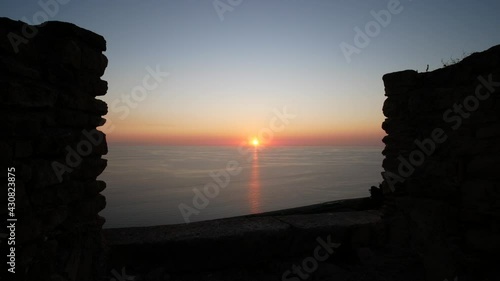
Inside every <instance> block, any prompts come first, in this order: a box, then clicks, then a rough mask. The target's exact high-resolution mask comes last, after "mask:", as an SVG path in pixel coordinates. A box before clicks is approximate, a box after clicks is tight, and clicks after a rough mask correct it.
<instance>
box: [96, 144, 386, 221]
mask: <svg viewBox="0 0 500 281" xmlns="http://www.w3.org/2000/svg"><path fill="white" fill-rule="evenodd" d="M381 151H382V148H380V147H273V148H265V149H259V150H254V149H253V148H252V149H250V150H249V151H248V152H247V153H246V154H245V155H242V154H241V153H240V152H239V151H238V149H237V148H236V147H215V146H210V147H200V146H192V147H188V146H185V147H184V146H166V147H164V146H156V147H155V146H111V147H110V149H109V154H108V155H107V156H106V158H107V159H108V167H107V168H106V170H105V171H104V173H103V174H102V175H101V176H100V178H99V179H101V180H104V181H106V182H107V189H106V190H105V191H104V192H103V194H104V195H105V196H106V199H107V206H106V208H105V209H104V210H103V211H102V212H101V213H100V214H101V215H102V216H104V217H105V218H106V224H105V225H104V227H105V228H114V227H129V226H150V225H160V224H176V223H185V222H186V220H185V217H188V219H189V221H191V222H193V221H202V220H210V219H216V218H224V217H232V216H239V215H247V214H253V213H259V212H267V211H273V210H279V209H284V208H293V207H300V206H306V205H311V204H316V203H321V202H326V201H332V200H338V199H346V198H356V197H363V196H368V195H369V192H368V190H369V188H370V186H372V185H378V183H379V182H380V181H381V176H380V172H381V171H382V168H381V163H382V155H381ZM228 163H231V164H233V165H236V163H237V165H239V167H241V170H240V172H239V174H237V175H231V174H230V173H229V172H233V174H236V173H237V171H235V170H231V169H229V170H227V169H226V167H227V165H228ZM223 171H225V172H223ZM228 171H229V172H228ZM214 173H215V174H219V175H221V174H222V175H223V174H226V176H219V177H215V178H218V179H219V180H220V183H219V184H217V180H216V179H215V178H214V177H212V176H211V174H214ZM227 175H228V176H227ZM225 183H227V186H226V187H224V188H222V187H220V185H224V184H225ZM206 186H209V187H207V188H208V190H207V191H208V192H209V193H208V195H210V196H212V197H213V198H209V197H205V195H199V194H200V193H201V194H203V192H205V191H204V187H206ZM217 190H218V193H217ZM197 193H198V195H197V196H195V194H197ZM201 197H203V198H201ZM193 199H195V202H193ZM182 204H183V205H182ZM179 205H181V206H184V207H185V208H184V210H191V211H193V210H194V211H196V212H195V213H193V214H191V215H189V216H188V215H187V214H188V211H186V212H185V215H184V216H183V214H182V213H181V211H180V209H179ZM189 208H192V209H189ZM194 211H193V212H194Z"/></svg>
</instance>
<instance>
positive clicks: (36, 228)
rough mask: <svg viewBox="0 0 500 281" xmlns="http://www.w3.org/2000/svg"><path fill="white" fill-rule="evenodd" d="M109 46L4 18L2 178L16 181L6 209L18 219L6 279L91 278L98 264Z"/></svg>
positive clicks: (0, 49) (70, 30) (0, 35)
mask: <svg viewBox="0 0 500 281" xmlns="http://www.w3.org/2000/svg"><path fill="white" fill-rule="evenodd" d="M105 50H106V41H105V40H104V38H103V37H102V36H100V35H97V34H95V33H92V32H90V31H88V30H85V29H82V28H79V27H77V26H75V25H73V24H69V23H63V22H47V23H45V24H44V25H39V26H30V25H27V24H25V23H23V22H20V21H12V20H10V19H7V18H0V74H1V75H0V122H1V125H0V126H1V128H2V130H1V132H0V154H1V155H2V158H1V159H2V164H3V165H2V169H5V170H6V169H7V168H10V169H11V170H12V173H11V174H9V176H8V174H7V171H5V170H4V171H3V172H2V173H1V178H2V182H3V183H7V181H8V180H9V182H14V185H12V187H15V189H11V190H10V191H12V195H13V196H14V197H13V198H14V199H10V198H9V202H10V203H14V204H9V209H7V206H6V207H3V208H2V209H1V210H0V212H1V213H2V214H4V216H3V217H6V216H8V215H10V217H11V218H15V219H16V221H14V222H13V223H15V232H14V235H15V245H12V246H13V249H14V255H15V257H14V258H13V260H14V262H13V264H11V265H13V266H14V270H13V271H15V273H9V274H13V275H14V274H15V277H13V276H11V278H9V279H8V280H16V279H17V280H94V279H96V278H95V276H96V275H97V274H98V272H99V268H101V266H102V262H103V260H102V256H103V255H102V251H103V247H102V239H101V229H102V225H103V223H104V219H103V218H102V217H100V216H99V215H98V212H99V211H100V210H102V209H103V208H104V207H105V205H106V200H105V197H104V196H102V195H101V194H100V192H101V191H102V190H103V189H104V188H105V187H106V185H105V183H104V182H102V181H98V180H96V178H97V176H98V175H99V174H101V173H102V171H103V170H104V168H105V167H106V160H105V159H102V158H101V156H102V155H104V154H106V153H107V145H106V140H105V136H104V134H103V133H102V132H100V131H98V130H96V127H98V126H101V125H103V124H104V123H105V120H104V119H103V118H102V116H103V115H105V114H106V113H107V105H106V103H105V102H103V101H101V100H99V99H96V96H102V95H104V94H106V91H107V83H106V81H103V80H101V79H100V77H101V76H102V75H103V73H104V70H105V68H106V66H107V63H108V61H107V58H106V57H105V56H104V55H103V54H102V53H103V52H104V51H105ZM12 168H13V169H12ZM7 176H8V177H9V179H8V178H5V177H7ZM5 192H6V191H5ZM11 201H13V202H11ZM11 211H12V212H11ZM4 229H5V228H4ZM4 231H5V230H2V232H4ZM2 240H3V239H2ZM3 242H4V241H2V243H3ZM3 254H4V252H3V251H2V255H3ZM4 258H5V257H4ZM11 260H12V258H11ZM2 268H4V267H2ZM2 275H3V273H2ZM4 276H5V275H4Z"/></svg>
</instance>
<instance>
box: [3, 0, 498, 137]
mask: <svg viewBox="0 0 500 281" xmlns="http://www.w3.org/2000/svg"><path fill="white" fill-rule="evenodd" d="M39 3H51V5H48V4H47V5H48V7H49V8H48V9H49V11H51V12H50V13H49V12H46V14H50V15H49V19H50V20H59V21H67V22H72V23H75V24H77V25H79V26H81V27H83V28H86V29H89V30H91V31H94V32H96V33H98V34H101V35H103V36H104V37H105V38H106V40H107V48H108V50H107V51H106V53H105V55H106V56H107V57H108V59H109V65H108V68H107V70H106V73H105V75H104V77H103V79H104V80H107V81H108V83H109V90H108V94H107V95H106V96H104V97H101V98H102V99H103V100H104V101H106V102H107V103H108V106H109V109H110V111H109V113H108V115H107V116H106V119H107V120H108V125H107V126H105V127H104V128H103V130H104V131H105V132H106V133H107V134H108V142H109V143H111V144H113V143H147V144H196V145H198V144H200V145H227V144H239V143H241V142H242V141H249V140H250V139H252V138H253V137H255V136H259V133H260V134H261V136H266V133H265V132H267V133H268V132H269V131H271V132H272V140H271V141H270V143H269V144H273V145H381V144H382V143H381V138H382V137H383V135H384V132H383V131H382V129H381V128H380V126H381V123H382V121H383V120H384V117H383V115H382V104H383V101H384V86H383V83H382V75H383V74H385V73H388V72H394V71H399V70H404V69H415V70H418V71H421V72H422V71H425V68H426V65H427V64H429V65H430V70H433V69H437V68H440V67H441V66H442V63H441V60H442V59H444V60H445V61H446V60H449V59H450V57H453V58H462V56H463V53H471V52H474V51H483V50H485V49H487V48H489V47H491V46H493V45H496V44H500V33H499V32H498V27H499V26H500V18H499V17H498V12H499V11H500V2H499V1H498V0H487V1H465V0H461V1H451V0H449V1H435V0H434V1H431V0H425V1H424V0H420V1H411V0H406V1H405V0H402V1H401V2H400V3H399V5H398V4H397V1H395V0H387V1H386V0H381V1H358V0H342V1H333V0H308V1H306V0H282V1H277V0H260V1H257V0H220V1H219V0H216V1H212V0H204V1H201V0H198V1H196V0H190V1H187V0H182V1H181V0H176V1H135V0H126V1H118V0H110V1H97V0H87V1H77V0H73V1H68V0H64V1H63V0H59V2H56V0H42V1H40V2H38V1H18V0H16V1H14V0H9V1H2V2H1V4H0V16H6V17H9V18H12V19H23V17H24V18H26V19H27V20H28V21H29V23H39V22H40V20H39V19H35V20H33V15H36V14H37V12H39V11H44V9H43V8H42V5H40V4H39ZM54 3H57V9H56V8H54V7H55V6H54ZM231 3H232V4H233V5H231ZM391 5H392V6H391ZM388 6H390V7H392V8H388ZM217 8H218V9H227V11H226V12H221V11H222V10H219V12H218V11H217ZM391 9H392V12H390V10H391ZM381 10H388V11H389V13H390V15H391V19H390V20H388V21H387V22H386V23H387V24H384V25H385V26H382V25H380V24H378V27H379V28H380V29H379V30H375V31H373V30H372V35H373V33H374V32H375V33H376V34H375V35H374V36H373V37H369V40H370V41H369V42H368V43H367V44H365V46H361V47H362V48H358V49H359V53H354V54H352V55H351V56H350V57H349V59H347V58H346V56H345V55H344V53H343V51H342V49H341V47H340V46H341V44H342V43H343V42H345V43H346V44H350V45H352V46H356V45H355V43H354V38H355V35H356V31H355V28H356V27H359V28H360V29H361V30H362V31H364V30H365V26H366V25H367V24H368V23H370V22H371V21H374V20H375V19H374V15H373V13H371V11H374V12H377V13H379V11H381ZM394 12H395V13H394ZM372 26H373V25H372ZM148 69H149V71H148ZM151 69H152V70H156V69H159V70H160V71H161V72H168V73H169V75H168V76H165V77H161V79H160V80H159V81H158V83H156V81H155V80H154V79H153V80H151V79H149V80H148V81H149V82H150V84H149V86H148V87H149V88H150V89H148V90H147V92H146V94H145V95H144V96H143V99H142V98H141V100H136V99H134V98H131V93H132V92H133V91H134V89H135V90H138V89H139V88H137V87H142V86H143V80H144V78H145V77H146V76H148V75H150V74H149V72H150V71H151ZM153 82H154V83H153ZM152 84H157V85H154V86H155V87H152V86H151V85H152ZM126 96H129V98H130V101H129V103H127V101H126V99H127V98H126ZM284 108H286V111H287V112H288V113H289V114H290V115H294V116H295V117H294V118H291V119H289V120H286V121H287V122H285V123H288V124H285V123H283V122H282V121H281V120H280V121H281V122H278V121H273V120H276V118H277V117H276V116H277V114H276V111H281V112H282V111H283V109H284ZM278 119H279V118H278ZM273 122H274V125H275V126H273V125H271V123H273ZM276 122H278V123H276ZM277 125H280V126H279V127H280V130H273V128H275V129H276V126H277ZM281 125H283V126H281ZM266 137H267V138H268V139H269V138H270V137H268V135H267V136H266Z"/></svg>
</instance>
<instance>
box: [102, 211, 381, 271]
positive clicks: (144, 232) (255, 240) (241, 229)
mask: <svg viewBox="0 0 500 281" xmlns="http://www.w3.org/2000/svg"><path fill="white" fill-rule="evenodd" d="M380 224H381V213H380V212H379V211H357V212H341V213H321V214H309V215H288V216H262V217H236V218H227V219H218V220H212V221H203V222H195V223H190V224H177V225H163V226H151V227H131V228H116V229H105V230H104V237H105V239H106V241H107V245H108V247H109V259H110V265H111V266H112V267H117V268H120V267H121V266H127V265H128V266H135V267H137V266H139V267H140V266H146V267H150V266H152V265H156V266H161V267H163V268H165V269H167V270H168V271H170V272H177V271H189V270H200V269H214V268H224V267H229V266H235V265H248V264H253V263H255V262H259V261H265V260H269V259H272V258H280V257H281V258H289V257H294V256H300V255H303V254H305V253H309V252H311V251H312V250H314V248H315V247H316V245H317V243H318V242H317V241H316V239H317V238H318V237H321V238H322V239H324V240H326V239H327V237H330V239H331V241H332V242H335V243H344V242H346V241H347V242H346V243H347V244H351V242H352V241H351V238H353V237H356V238H357V239H358V240H359V237H365V238H364V239H365V240H367V241H361V243H360V244H363V245H367V244H371V243H372V242H373V241H374V240H376V239H375V238H374V237H375V236H376V235H377V233H376V232H377V230H378V229H379V226H380ZM361 232H363V233H361ZM357 242H359V241H357ZM309 254H310V253H309Z"/></svg>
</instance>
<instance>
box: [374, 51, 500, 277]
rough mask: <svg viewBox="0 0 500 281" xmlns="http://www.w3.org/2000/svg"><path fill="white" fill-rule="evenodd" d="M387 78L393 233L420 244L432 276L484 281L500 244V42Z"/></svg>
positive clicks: (387, 179) (387, 182)
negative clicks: (448, 63)
mask: <svg viewBox="0 0 500 281" xmlns="http://www.w3.org/2000/svg"><path fill="white" fill-rule="evenodd" d="M383 80H384V84H385V93H386V96H387V99H386V100H385V103H384V106H383V112H384V115H385V116H386V117H387V118H386V120H385V121H384V123H383V124H382V127H383V129H384V130H385V131H386V132H387V136H386V137H384V139H383V141H384V143H385V144H386V147H385V149H384V151H383V154H384V155H385V160H384V162H383V168H384V170H385V172H384V173H383V176H384V182H383V184H382V187H383V188H382V190H383V192H384V193H385V195H386V197H387V198H388V199H387V201H386V203H387V206H386V207H387V209H388V210H389V212H388V213H389V214H391V216H390V218H391V219H392V226H391V230H390V233H391V239H392V240H393V242H395V243H400V244H405V243H409V244H411V246H412V247H413V249H415V250H416V251H417V252H418V253H419V254H420V255H421V257H422V260H423V263H424V266H425V267H426V271H427V274H428V279H429V280H437V281H443V280H445V278H448V280H453V279H452V278H454V276H470V277H474V278H473V279H467V280H484V279H481V277H482V278H486V277H485V276H487V275H488V274H489V273H490V272H492V271H497V269H496V267H497V265H494V264H495V262H496V261H497V260H498V251H500V46H496V47H493V48H491V49H489V50H487V51H484V52H482V53H475V54H472V55H471V56H469V57H467V58H465V59H464V60H462V61H461V62H459V63H457V64H454V65H451V66H448V67H445V68H442V69H439V70H436V71H433V72H426V73H417V72H416V71H412V70H407V71H402V72H396V73H390V74H386V75H385V76H384V77H383ZM492 262H493V263H492ZM490 278H491V277H490ZM494 279H498V276H496V277H495V278H494ZM459 280H463V279H460V278H459ZM490 280H493V279H490Z"/></svg>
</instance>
